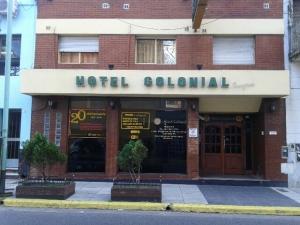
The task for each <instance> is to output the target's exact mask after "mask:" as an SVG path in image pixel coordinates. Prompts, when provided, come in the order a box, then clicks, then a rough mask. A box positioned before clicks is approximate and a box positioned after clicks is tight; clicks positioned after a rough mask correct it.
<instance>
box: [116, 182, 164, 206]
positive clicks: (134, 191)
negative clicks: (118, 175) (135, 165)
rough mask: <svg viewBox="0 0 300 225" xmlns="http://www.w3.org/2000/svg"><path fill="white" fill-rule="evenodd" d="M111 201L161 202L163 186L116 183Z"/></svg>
mask: <svg viewBox="0 0 300 225" xmlns="http://www.w3.org/2000/svg"><path fill="white" fill-rule="evenodd" d="M111 200H112V201H130V202H140V201H146V202H161V184H145V183H141V184H134V183H116V184H114V185H113V187H112V189H111Z"/></svg>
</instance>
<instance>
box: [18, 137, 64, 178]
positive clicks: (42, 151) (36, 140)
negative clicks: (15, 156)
mask: <svg viewBox="0 0 300 225" xmlns="http://www.w3.org/2000/svg"><path fill="white" fill-rule="evenodd" d="M23 148H24V150H23V154H24V158H25V161H26V162H27V163H28V164H29V165H30V166H32V167H34V168H36V169H37V170H38V171H39V172H40V173H41V175H42V177H43V180H44V181H45V182H46V180H47V176H46V170H47V169H50V168H51V167H52V166H53V165H54V164H57V163H64V162H65V161H66V155H65V154H63V153H61V151H60V149H59V148H58V147H57V146H56V145H54V144H52V143H49V141H48V140H47V138H46V137H45V136H43V135H42V134H40V133H36V134H35V135H34V136H33V138H32V139H31V140H29V141H26V142H25V143H24V146H23Z"/></svg>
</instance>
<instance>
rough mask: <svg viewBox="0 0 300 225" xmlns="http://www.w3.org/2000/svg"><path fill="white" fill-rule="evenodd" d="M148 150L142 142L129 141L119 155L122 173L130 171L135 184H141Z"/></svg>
mask: <svg viewBox="0 0 300 225" xmlns="http://www.w3.org/2000/svg"><path fill="white" fill-rule="evenodd" d="M147 153H148V148H147V147H146V146H145V145H144V144H143V142H142V141H141V140H137V141H132V140H131V141H129V142H128V143H127V144H125V145H124V147H123V148H122V150H121V151H120V152H119V154H118V165H119V167H120V169H121V170H122V171H128V172H129V174H130V176H131V179H132V181H133V182H135V183H139V182H140V174H141V168H142V163H143V161H144V159H145V158H146V157H147Z"/></svg>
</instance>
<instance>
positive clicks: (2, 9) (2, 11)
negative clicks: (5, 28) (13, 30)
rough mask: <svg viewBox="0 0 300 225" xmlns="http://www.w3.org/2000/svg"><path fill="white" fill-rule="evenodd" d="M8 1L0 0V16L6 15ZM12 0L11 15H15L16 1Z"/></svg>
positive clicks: (16, 10)
mask: <svg viewBox="0 0 300 225" xmlns="http://www.w3.org/2000/svg"><path fill="white" fill-rule="evenodd" d="M8 1H9V0H0V15H2V16H6V14H7V7H8ZM12 1H13V7H12V14H13V17H16V16H17V14H18V1H17V0H12Z"/></svg>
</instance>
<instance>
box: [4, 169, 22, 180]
mask: <svg viewBox="0 0 300 225" xmlns="http://www.w3.org/2000/svg"><path fill="white" fill-rule="evenodd" d="M5 177H6V179H17V178H19V171H18V168H6V176H5Z"/></svg>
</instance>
